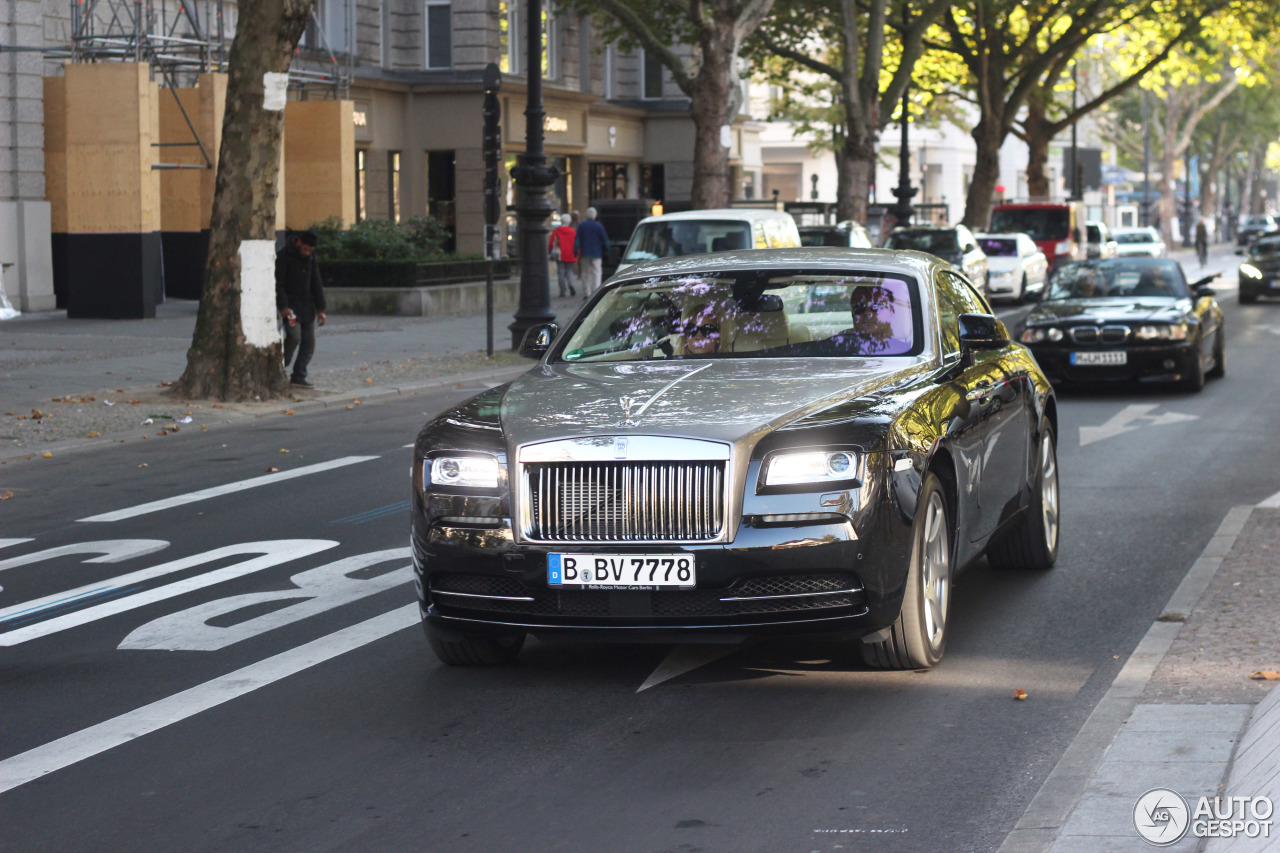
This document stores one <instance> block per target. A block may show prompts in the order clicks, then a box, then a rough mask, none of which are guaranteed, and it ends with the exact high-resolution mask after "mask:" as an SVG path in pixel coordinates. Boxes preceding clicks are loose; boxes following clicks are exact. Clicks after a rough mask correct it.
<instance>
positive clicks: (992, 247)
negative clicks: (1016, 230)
mask: <svg viewBox="0 0 1280 853" xmlns="http://www.w3.org/2000/svg"><path fill="white" fill-rule="evenodd" d="M978 245H979V246H981V247H982V251H983V252H985V253H986V254H987V257H991V258H1016V257H1017V256H1018V241H1017V240H1015V239H1013V238H1012V237H979V238H978Z"/></svg>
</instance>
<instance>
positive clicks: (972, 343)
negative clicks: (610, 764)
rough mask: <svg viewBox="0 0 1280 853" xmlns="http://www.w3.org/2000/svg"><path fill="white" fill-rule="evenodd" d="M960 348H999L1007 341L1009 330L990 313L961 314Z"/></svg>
mask: <svg viewBox="0 0 1280 853" xmlns="http://www.w3.org/2000/svg"><path fill="white" fill-rule="evenodd" d="M959 321H960V348H961V349H962V350H964V349H975V350H980V349H999V348H1000V347H1002V346H1005V345H1006V344H1008V343H1009V330H1008V329H1006V328H1005V325H1004V323H1001V322H1000V321H999V320H998V319H996V317H995V316H994V315H991V314H961V315H960V317H959Z"/></svg>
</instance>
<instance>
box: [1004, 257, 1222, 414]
mask: <svg viewBox="0 0 1280 853" xmlns="http://www.w3.org/2000/svg"><path fill="white" fill-rule="evenodd" d="M1215 277H1216V276H1209V277H1207V278H1204V279H1201V280H1200V281H1197V282H1195V283H1194V284H1192V285H1190V286H1189V285H1188V284H1187V280H1186V276H1185V275H1184V274H1183V271H1182V266H1181V264H1179V263H1178V262H1177V261H1173V260H1169V259H1163V258H1114V259H1111V260H1097V261H1082V262H1078V263H1074V264H1068V265H1067V266H1065V267H1062V268H1060V269H1058V270H1056V271H1054V274H1053V278H1052V279H1050V281H1049V292H1048V293H1047V294H1046V295H1045V298H1044V301H1042V302H1041V303H1040V304H1039V305H1038V306H1037V307H1036V309H1035V310H1033V311H1032V312H1031V313H1030V314H1029V315H1028V316H1027V319H1026V328H1025V330H1024V331H1023V333H1022V336H1021V338H1022V341H1023V343H1025V344H1027V345H1028V346H1030V347H1031V350H1032V352H1034V353H1035V355H1036V359H1037V360H1038V361H1039V362H1040V365H1041V366H1042V367H1043V368H1044V370H1045V373H1046V374H1048V376H1049V377H1050V378H1051V379H1052V380H1054V381H1055V382H1062V381H1065V382H1114V381H1133V380H1140V381H1156V382H1178V383H1181V384H1182V385H1183V386H1184V387H1185V388H1187V389H1188V390H1192V391H1199V390H1200V389H1201V388H1203V387H1204V381H1205V377H1206V376H1208V377H1217V376H1222V375H1223V374H1224V373H1225V371H1226V353H1225V349H1224V346H1225V340H1226V339H1225V333H1224V331H1223V328H1222V309H1221V307H1219V305H1218V303H1217V300H1216V299H1215V298H1214V293H1213V290H1212V289H1211V288H1209V287H1208V286H1207V285H1208V283H1209V282H1210V281H1212V280H1213V278H1215Z"/></svg>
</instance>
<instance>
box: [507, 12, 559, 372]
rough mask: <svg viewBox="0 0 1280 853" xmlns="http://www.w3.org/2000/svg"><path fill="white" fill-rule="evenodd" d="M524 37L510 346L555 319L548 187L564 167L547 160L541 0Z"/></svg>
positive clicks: (513, 175)
mask: <svg viewBox="0 0 1280 853" xmlns="http://www.w3.org/2000/svg"><path fill="white" fill-rule="evenodd" d="M526 9H527V12H526V18H525V21H526V24H525V38H526V41H527V44H528V57H529V58H528V68H527V69H526V74H525V78H526V79H527V80H528V105H527V106H526V107H525V111H524V115H525V132H524V154H521V155H520V156H519V157H517V158H516V161H517V162H516V166H515V168H513V169H512V170H511V180H513V181H515V183H516V204H515V209H516V212H517V213H519V214H520V307H519V309H517V311H516V315H515V321H514V322H512V323H511V325H510V326H508V327H507V328H509V329H510V330H511V348H512V349H517V348H518V347H519V346H520V342H521V341H522V340H523V339H524V333H525V332H526V331H528V330H529V328H530V327H531V326H536V325H538V324H540V323H550V322H551V321H552V320H554V319H555V314H553V313H552V311H551V282H550V280H549V278H548V277H547V233H548V229H547V217H548V216H550V215H551V211H552V207H551V202H550V201H548V200H547V187H549V186H551V185H552V184H554V183H555V182H556V179H557V178H559V177H560V170H559V169H558V168H556V167H555V165H554V164H548V163H547V155H546V150H545V149H544V147H543V139H544V136H543V128H542V125H543V122H544V121H545V119H546V115H547V114H546V111H545V110H543V109H542V0H528V3H527V4H526Z"/></svg>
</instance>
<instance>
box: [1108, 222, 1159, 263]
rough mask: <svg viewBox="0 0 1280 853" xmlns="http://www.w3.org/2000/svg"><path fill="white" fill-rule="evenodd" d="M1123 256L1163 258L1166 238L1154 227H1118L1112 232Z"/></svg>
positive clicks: (1118, 252)
mask: <svg viewBox="0 0 1280 853" xmlns="http://www.w3.org/2000/svg"><path fill="white" fill-rule="evenodd" d="M1111 236H1112V237H1113V238H1114V239H1115V241H1116V248H1117V254H1118V255H1119V257H1122V258H1163V257H1164V255H1165V245H1164V240H1163V239H1162V238H1161V237H1160V232H1159V231H1157V230H1156V229H1154V228H1149V227H1144V228H1117V229H1116V230H1115V231H1112V232H1111Z"/></svg>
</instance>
